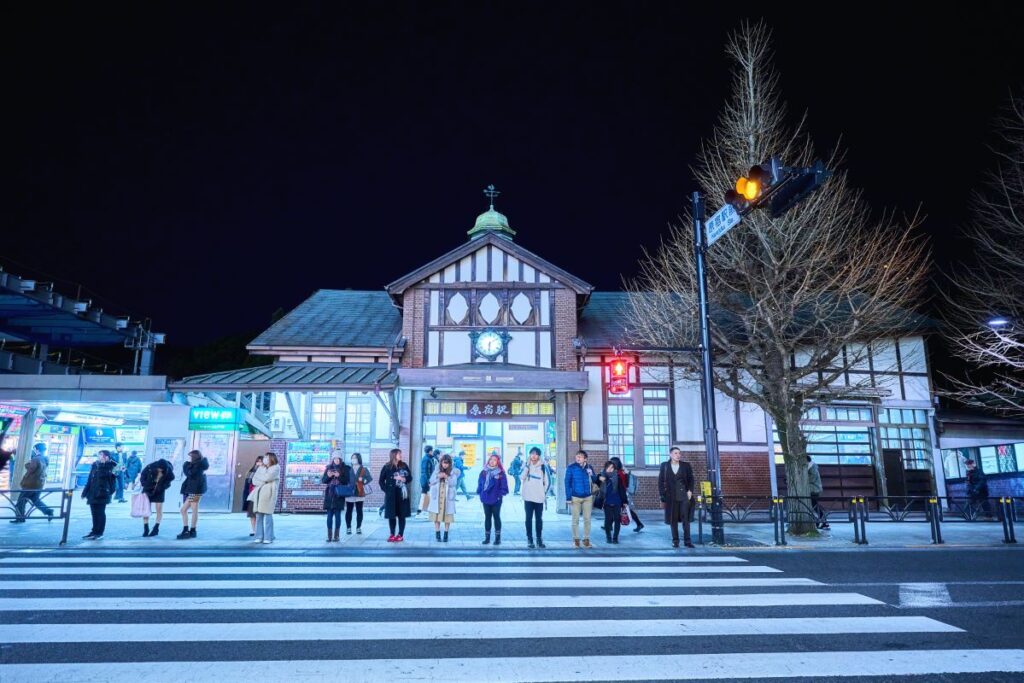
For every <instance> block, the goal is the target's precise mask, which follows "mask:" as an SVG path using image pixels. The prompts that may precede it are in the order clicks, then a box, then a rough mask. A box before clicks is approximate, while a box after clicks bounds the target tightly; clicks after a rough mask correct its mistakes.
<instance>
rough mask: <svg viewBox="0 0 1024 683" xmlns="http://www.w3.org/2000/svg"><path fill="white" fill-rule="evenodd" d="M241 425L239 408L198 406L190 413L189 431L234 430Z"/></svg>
mask: <svg viewBox="0 0 1024 683" xmlns="http://www.w3.org/2000/svg"><path fill="white" fill-rule="evenodd" d="M241 427H242V425H241V418H240V416H239V414H238V409H237V408H209V407H202V408H200V407H196V408H192V409H191V410H189V413H188V428H189V431H193V432H232V431H235V430H236V429H241Z"/></svg>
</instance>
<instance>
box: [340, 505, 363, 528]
mask: <svg viewBox="0 0 1024 683" xmlns="http://www.w3.org/2000/svg"><path fill="white" fill-rule="evenodd" d="M352 508H355V509H356V528H357V529H362V528H363V501H361V500H360V501H358V502H356V503H345V528H346V529H351V528H352ZM338 528H341V527H338Z"/></svg>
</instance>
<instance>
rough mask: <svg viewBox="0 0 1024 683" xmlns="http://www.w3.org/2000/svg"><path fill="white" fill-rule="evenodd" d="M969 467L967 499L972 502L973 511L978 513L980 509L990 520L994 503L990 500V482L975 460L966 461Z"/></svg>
mask: <svg viewBox="0 0 1024 683" xmlns="http://www.w3.org/2000/svg"><path fill="white" fill-rule="evenodd" d="M964 465H965V466H966V467H967V481H966V484H967V499H968V500H969V501H970V504H971V509H972V510H973V511H975V512H977V510H978V508H979V507H980V508H981V510H982V511H983V512H984V513H985V516H986V517H988V518H989V519H991V518H992V503H991V502H990V501H989V499H988V481H987V479H986V478H985V473H984V472H982V471H981V469H979V468H978V463H977V462H975V461H974V460H966V461H965V462H964Z"/></svg>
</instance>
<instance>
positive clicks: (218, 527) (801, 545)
mask: <svg viewBox="0 0 1024 683" xmlns="http://www.w3.org/2000/svg"><path fill="white" fill-rule="evenodd" d="M78 502H79V501H76V503H78ZM518 503H519V500H518V499H511V500H509V501H507V505H506V506H505V509H503V510H502V520H503V522H504V524H503V533H502V545H501V548H509V549H520V550H524V549H526V533H525V529H524V524H523V512H522V506H521V505H520V504H518ZM641 518H642V519H643V522H644V524H645V525H646V527H645V528H644V530H643V532H641V533H634V532H633V530H632V528H631V527H623V529H622V532H621V534H620V536H619V544H618V545H607V544H606V543H605V540H604V532H603V531H602V529H601V524H602V523H603V521H604V518H603V516H599V515H594V518H593V523H592V530H591V542H592V543H593V544H594V545H595V546H596V547H597V548H601V549H603V550H612V551H617V552H623V553H633V552H637V551H638V550H643V551H672V550H673V549H672V545H671V537H670V534H669V530H668V528H666V526H665V525H664V524H663V522H662V519H663V518H662V516H661V513H660V512H658V511H648V512H644V513H641ZM150 521H153V520H152V519H151V520H150ZM354 523H355V522H354V520H353V525H354ZM62 526H63V521H61V520H56V519H55V520H54V521H52V522H47V521H46V520H45V519H39V518H37V517H36V516H35V515H32V517H31V518H30V519H29V521H28V522H27V523H25V524H8V523H7V522H6V521H0V549H16V548H55V547H58V543H59V541H60V535H61V529H62ZM90 526H91V523H90V517H89V510H88V508H86V507H85V506H84V505H75V506H73V507H72V518H71V525H70V529H69V531H68V544H67V547H69V548H71V547H74V548H97V549H98V548H128V549H141V548H145V549H146V550H147V551H149V550H153V551H161V550H178V549H181V548H186V547H187V548H188V549H189V550H201V549H209V550H219V549H224V548H247V549H251V550H253V551H255V552H259V551H261V550H265V549H272V548H283V549H289V550H295V549H306V550H310V549H320V548H338V547H339V546H349V547H352V548H353V549H355V548H361V549H381V548H390V547H392V544H390V543H388V542H387V538H388V535H389V531H388V524H387V520H385V519H381V518H380V517H379V516H378V515H377V509H376V507H370V508H368V509H367V510H366V515H365V519H364V521H363V533H362V535H356V534H355V529H354V528H353V533H352V535H351V536H347V535H346V534H345V532H344V530H343V531H342V533H341V542H340V543H338V544H337V545H335V544H334V543H330V544H329V543H326V542H325V539H326V535H327V527H326V520H325V518H324V516H323V515H315V514H278V515H275V517H274V526H275V532H276V534H277V541H276V542H275V543H273V544H271V545H261V546H259V547H258V548H257V547H255V544H253V543H252V539H251V538H250V537H249V521H248V519H247V518H246V517H245V515H243V514H240V513H206V514H203V513H200V518H199V529H198V531H199V535H198V538H196V539H194V540H187V541H179V540H176V539H175V538H174V537H175V535H176V534H177V533H178V532H179V531H181V517H180V515H179V514H178V512H177V510H176V509H173V508H172V509H171V511H170V512H169V513H167V512H165V514H164V521H163V523H162V524H161V526H160V535H159V536H158V537H156V538H143V537H142V521H141V520H138V519H133V518H131V516H130V511H129V505H128V504H123V505H121V504H117V503H112V504H111V505H109V506H107V530H106V533H105V534H104V537H103V539H102V540H100V541H83V540H82V538H81V537H82V536H83V535H85V534H87V533H88V532H89V529H90ZM581 529H582V524H581ZM691 530H692V533H693V542H694V543H695V544H697V551H698V552H699V551H701V550H716V549H718V547H717V546H713V545H711V528H710V526H708V525H705V526H704V542H705V544H706V545H704V546H703V547H702V546H701V545H700V539H699V537H698V533H697V524H696V522H694V523H693V524H692V525H691ZM442 531H443V527H442ZM1017 531H1018V534H1019V536H1020V537H1021V540H1022V542H1021V543H1019V544H1018V545H1016V546H1009V545H1008V544H1004V543H1003V532H1002V525H1001V524H999V523H998V522H977V523H958V522H947V523H945V524H943V525H942V537H943V540H944V541H945V543H944V544H943V546H938V547H964V546H976V547H977V546H990V547H1024V533H1022V532H1024V525H1018V528H1017ZM725 534H726V546H725V547H724V549H726V550H729V551H736V550H741V549H762V550H836V551H840V550H841V551H865V550H870V549H872V548H932V547H936V546H933V545H932V543H931V536H930V532H929V527H928V525H927V524H924V523H920V522H882V521H878V522H868V524H867V538H868V545H856V544H854V543H853V526H852V525H851V524H848V523H833V525H832V530H831V531H830V532H824V533H822V534H821V535H820V536H818V537H815V538H804V537H794V536H789V535H787V536H786V543H787V544H786V546H775V544H774V536H773V531H772V525H771V524H733V525H728V524H727V525H726V529H725ZM405 539H406V540H405V541H404V543H403V544H402V546H404V547H410V546H412V547H416V548H449V549H454V548H462V549H470V548H477V549H482V548H484V546H481V544H480V542H481V541H482V540H483V520H482V514H481V512H480V506H479V504H478V503H476V502H475V501H474V502H471V503H468V504H466V503H461V502H460V507H459V514H457V515H456V522H455V524H453V525H452V529H451V534H450V536H449V542H448V543H447V544H443V543H438V542H437V541H436V540H435V539H434V525H433V524H432V523H430V522H429V521H427V520H426V516H425V515H424V517H423V518H421V519H416V518H410V519H409V520H408V522H407V526H406V534H405ZM544 543H545V544H546V545H547V546H548V549H559V550H565V549H568V548H571V547H572V533H571V530H570V523H569V516H568V515H566V514H558V513H556V512H555V510H554V507H553V505H552V506H551V507H549V509H548V510H547V511H546V512H545V513H544ZM488 547H491V546H488ZM676 552H694V551H692V550H686V549H681V550H679V551H676Z"/></svg>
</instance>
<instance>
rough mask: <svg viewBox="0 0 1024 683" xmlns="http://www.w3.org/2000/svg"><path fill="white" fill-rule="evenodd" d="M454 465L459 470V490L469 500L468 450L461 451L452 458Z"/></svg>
mask: <svg viewBox="0 0 1024 683" xmlns="http://www.w3.org/2000/svg"><path fill="white" fill-rule="evenodd" d="M452 466H454V467H455V469H457V470H458V471H459V482H458V487H459V491H460V492H462V495H464V496H465V497H466V500H469V499H470V495H469V491H467V490H466V451H459V454H458V455H456V456H455V457H454V458H452Z"/></svg>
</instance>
